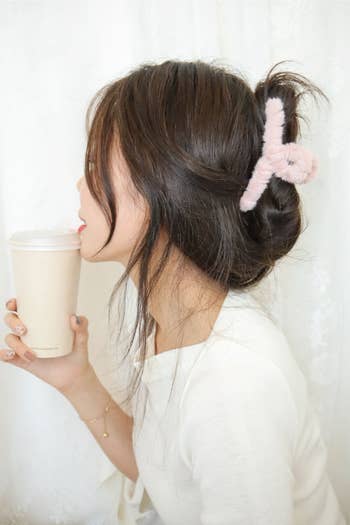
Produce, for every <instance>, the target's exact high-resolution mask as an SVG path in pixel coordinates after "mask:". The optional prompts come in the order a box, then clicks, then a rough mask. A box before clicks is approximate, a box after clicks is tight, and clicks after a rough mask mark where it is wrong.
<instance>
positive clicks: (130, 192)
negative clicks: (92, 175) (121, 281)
mask: <svg viewBox="0 0 350 525" xmlns="http://www.w3.org/2000/svg"><path fill="white" fill-rule="evenodd" d="M111 161H112V183H113V189H114V193H115V195H116V199H117V201H118V207H117V218H116V226H115V230H114V233H113V237H112V238H111V240H110V242H109V244H108V245H107V246H106V247H105V248H104V249H103V250H102V251H101V252H100V253H99V254H98V255H97V256H96V257H94V254H95V253H96V252H97V251H98V250H99V249H101V247H102V246H103V244H104V243H105V242H106V240H107V238H108V235H109V225H108V223H107V221H106V219H105V216H104V214H103V212H102V210H101V208H100V207H99V205H98V204H97V202H96V201H95V200H94V198H93V197H92V195H91V193H90V191H89V188H88V186H87V184H86V180H85V177H81V178H80V179H79V180H78V182H77V189H78V191H79V193H80V209H79V212H78V214H79V215H80V216H81V217H82V218H83V219H84V220H85V221H86V228H84V229H83V231H82V232H81V233H80V241H81V247H80V255H81V257H82V258H83V259H85V260H87V261H90V262H102V261H118V262H120V263H122V264H123V265H124V266H126V264H127V262H128V259H129V257H130V253H131V251H132V249H133V247H134V244H135V242H136V239H137V237H138V235H139V234H140V231H141V228H142V226H143V223H144V220H145V217H146V205H145V201H144V199H143V197H142V196H141V195H140V194H139V193H138V192H137V190H136V188H135V187H134V186H133V185H132V181H131V178H130V175H129V170H128V167H127V165H126V163H125V161H124V158H123V157H122V155H121V153H120V151H119V150H117V148H116V147H115V146H114V147H113V148H112V151H111Z"/></svg>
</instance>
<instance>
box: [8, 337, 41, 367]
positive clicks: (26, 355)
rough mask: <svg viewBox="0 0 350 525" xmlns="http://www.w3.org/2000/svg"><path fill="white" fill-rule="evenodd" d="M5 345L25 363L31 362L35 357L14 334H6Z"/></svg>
mask: <svg viewBox="0 0 350 525" xmlns="http://www.w3.org/2000/svg"><path fill="white" fill-rule="evenodd" d="M5 343H6V344H7V345H8V346H9V347H10V348H11V349H12V350H14V351H15V352H16V354H17V355H19V356H20V357H21V358H22V359H24V360H25V361H27V362H31V361H33V360H34V359H36V357H37V356H36V355H35V353H34V352H33V351H32V350H30V348H28V347H27V346H26V345H25V344H24V343H23V342H22V341H21V339H20V337H19V336H17V335H15V334H7V336H6V337H5Z"/></svg>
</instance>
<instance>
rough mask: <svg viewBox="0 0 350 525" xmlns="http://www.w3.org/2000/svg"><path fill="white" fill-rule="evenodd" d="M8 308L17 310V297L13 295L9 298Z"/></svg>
mask: <svg viewBox="0 0 350 525" xmlns="http://www.w3.org/2000/svg"><path fill="white" fill-rule="evenodd" d="M6 308H7V309H8V310H14V311H16V310H17V301H16V298H15V297H13V298H12V299H9V300H8V301H7V303H6Z"/></svg>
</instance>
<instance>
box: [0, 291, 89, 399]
mask: <svg viewBox="0 0 350 525" xmlns="http://www.w3.org/2000/svg"><path fill="white" fill-rule="evenodd" d="M6 307H7V308H8V309H9V310H12V311H17V302H16V299H10V300H9V301H8V302H7V303H6ZM79 319H80V323H81V324H77V323H76V321H75V317H74V316H73V318H72V319H70V326H71V328H72V330H73V331H74V341H73V348H72V352H71V353H70V354H67V355H65V356H62V357H50V358H46V357H45V358H42V359H40V358H39V357H36V356H35V354H34V353H33V352H32V351H31V350H30V348H28V347H27V346H26V345H25V344H24V343H23V342H22V341H21V338H20V335H23V334H24V333H25V331H26V328H25V327H24V325H23V323H22V321H21V320H20V319H19V317H18V316H17V315H16V314H14V313H7V314H6V315H5V317H4V320H5V323H6V324H7V325H8V326H9V327H10V328H11V330H13V332H14V333H11V334H8V335H7V336H6V337H5V343H6V344H7V345H8V346H9V347H10V349H11V350H12V352H11V350H10V351H9V350H8V349H0V360H1V361H3V362H6V363H11V364H13V365H15V366H18V367H19V368H22V369H24V370H28V371H29V372H31V373H32V374H34V375H35V376H37V377H39V378H40V379H42V380H43V381H45V382H46V383H48V384H49V385H51V386H53V387H55V388H57V390H59V391H62V392H63V391H65V390H67V389H70V388H71V387H72V386H74V384H75V383H78V382H79V381H80V380H81V379H83V378H84V377H85V376H86V377H88V376H89V375H93V374H94V370H93V368H92V366H91V364H90V362H89V356H88V338H89V332H88V320H87V318H86V317H83V316H79ZM17 327H22V328H24V332H23V331H22V332H20V331H19V332H18V331H17V330H16V328H17ZM18 334H20V335H18ZM11 354H12V355H11ZM30 356H32V357H30Z"/></svg>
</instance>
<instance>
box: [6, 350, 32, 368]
mask: <svg viewBox="0 0 350 525" xmlns="http://www.w3.org/2000/svg"><path fill="white" fill-rule="evenodd" d="M0 361H3V362H6V363H11V365H15V366H18V367H19V368H25V369H28V368H29V367H30V366H31V365H32V361H29V363H28V362H27V361H24V360H23V359H22V358H21V357H20V356H19V355H17V354H16V352H15V351H14V350H11V349H10V350H9V349H8V348H1V349H0Z"/></svg>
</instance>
